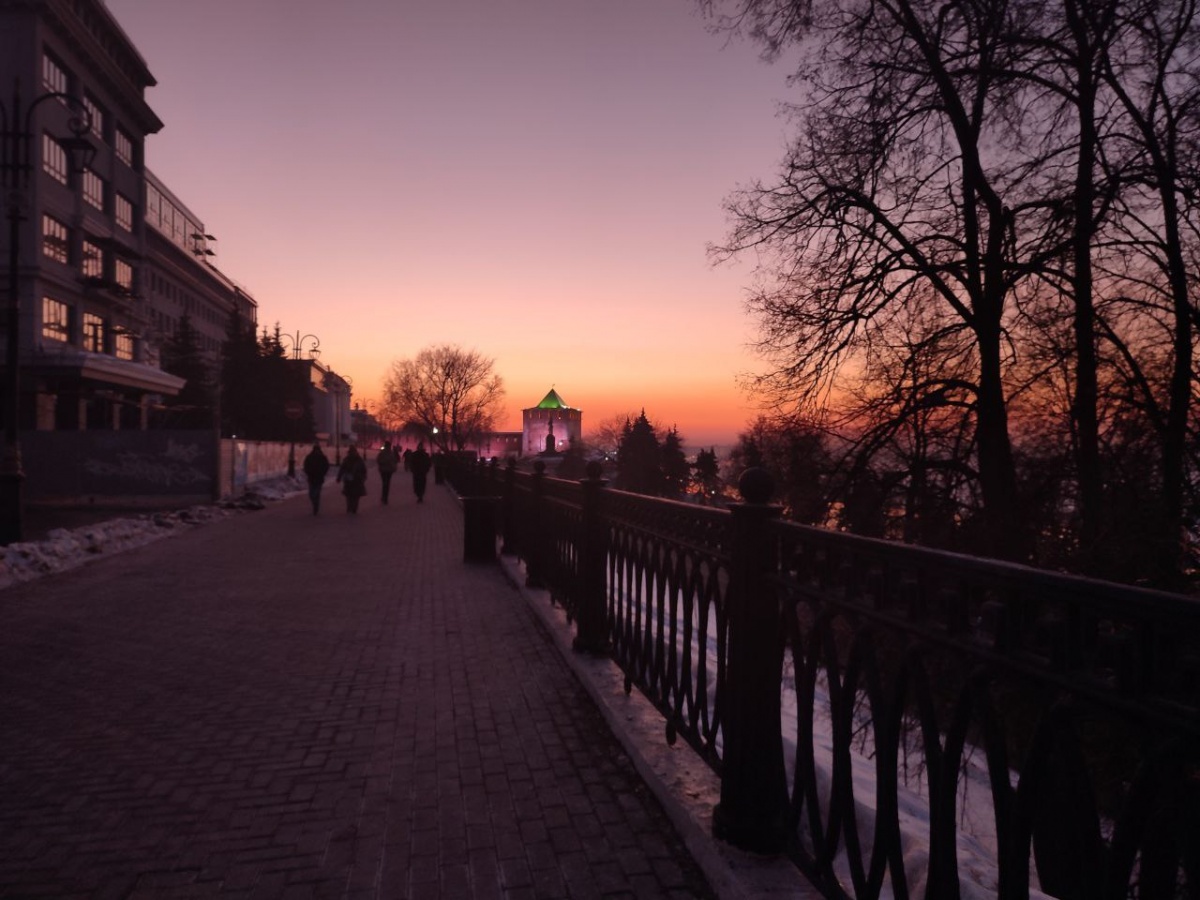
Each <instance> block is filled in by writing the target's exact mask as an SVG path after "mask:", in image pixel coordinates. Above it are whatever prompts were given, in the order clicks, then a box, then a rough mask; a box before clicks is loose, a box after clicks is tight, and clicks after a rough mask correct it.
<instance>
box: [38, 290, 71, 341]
mask: <svg viewBox="0 0 1200 900" xmlns="http://www.w3.org/2000/svg"><path fill="white" fill-rule="evenodd" d="M42 337H45V338H49V339H50V340H52V341H63V342H66V341H69V340H70V339H71V308H70V307H69V306H67V304H65V303H63V302H62V301H61V300H55V299H53V298H51V297H43V298H42Z"/></svg>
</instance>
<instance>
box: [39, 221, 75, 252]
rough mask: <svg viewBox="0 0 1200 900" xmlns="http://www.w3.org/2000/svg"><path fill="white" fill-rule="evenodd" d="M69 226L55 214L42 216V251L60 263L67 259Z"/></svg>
mask: <svg viewBox="0 0 1200 900" xmlns="http://www.w3.org/2000/svg"><path fill="white" fill-rule="evenodd" d="M68 235H69V232H68V231H67V226H66V225H64V224H63V223H62V222H60V221H58V219H56V218H54V216H48V215H43V216H42V253H43V254H44V255H45V256H47V257H49V258H50V259H53V260H56V261H57V262H60V263H65V262H66V261H67V238H68Z"/></svg>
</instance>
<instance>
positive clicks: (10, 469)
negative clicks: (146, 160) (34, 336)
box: [0, 78, 96, 544]
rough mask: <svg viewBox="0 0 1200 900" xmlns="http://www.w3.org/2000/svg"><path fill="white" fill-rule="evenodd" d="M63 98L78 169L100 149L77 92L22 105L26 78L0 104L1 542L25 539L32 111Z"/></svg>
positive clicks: (68, 144) (68, 148)
mask: <svg viewBox="0 0 1200 900" xmlns="http://www.w3.org/2000/svg"><path fill="white" fill-rule="evenodd" d="M51 99H54V100H60V101H62V103H63V104H64V105H65V106H66V107H67V109H68V110H69V111H70V113H71V117H70V119H69V120H68V122H67V128H68V129H70V131H71V137H69V138H65V139H63V140H60V141H58V143H59V145H60V146H61V147H62V148H63V150H64V151H65V152H66V153H67V156H68V158H69V160H70V166H71V170H72V171H73V172H82V171H83V170H84V169H86V168H88V166H90V165H91V163H92V159H93V158H94V157H95V155H96V148H95V146H93V145H92V142H91V141H89V140H88V139H87V137H86V135H87V133H88V131H90V130H91V127H92V115H91V112H90V111H89V110H88V109H87V107H86V106H85V105H84V103H83V101H82V100H80V99H79V98H78V97H73V96H71V95H70V94H65V93H63V92H61V91H50V92H48V93H45V94H41V95H39V96H37V97H35V98H34V99H33V100H32V101H31V102H30V104H29V107H28V108H27V109H24V110H22V108H21V79H20V78H17V79H15V80H14V82H13V96H12V105H11V106H9V107H5V106H4V104H3V103H0V184H2V185H3V189H4V203H5V206H6V207H7V213H8V317H7V319H8V334H7V344H6V346H7V357H6V361H5V367H4V450H3V455H0V544H11V543H15V542H16V541H19V540H21V482H22V481H23V480H24V478H25V473H24V472H23V471H22V470H21V443H20V433H19V425H18V419H19V412H20V404H21V373H20V353H21V334H20V328H21V299H20V288H21V284H20V272H19V269H20V264H21V223H22V222H24V221H26V220H27V219H28V215H27V212H26V207H27V206H28V204H29V197H28V191H29V181H30V175H31V174H32V172H33V113H34V110H36V109H37V108H38V106H40V105H41V104H42V103H44V102H45V101H47V100H51Z"/></svg>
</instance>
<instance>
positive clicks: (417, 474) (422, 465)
mask: <svg viewBox="0 0 1200 900" xmlns="http://www.w3.org/2000/svg"><path fill="white" fill-rule="evenodd" d="M429 466H430V458H429V454H428V453H426V452H425V443H424V442H421V443H419V444H417V449H416V450H414V451H413V452H412V456H410V457H409V459H408V468H409V470H410V471H411V472H412V480H413V493H414V494H416V495H417V502H418V503H424V502H425V480H426V478H427V477H428V475H429Z"/></svg>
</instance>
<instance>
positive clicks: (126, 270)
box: [113, 259, 133, 291]
mask: <svg viewBox="0 0 1200 900" xmlns="http://www.w3.org/2000/svg"><path fill="white" fill-rule="evenodd" d="M113 280H114V281H115V282H116V283H117V285H118V286H119V287H123V288H125V290H127V291H132V290H133V266H131V265H130V264H129V263H127V262H125V260H123V259H118V260H117V261H116V262H115V263H113Z"/></svg>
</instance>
